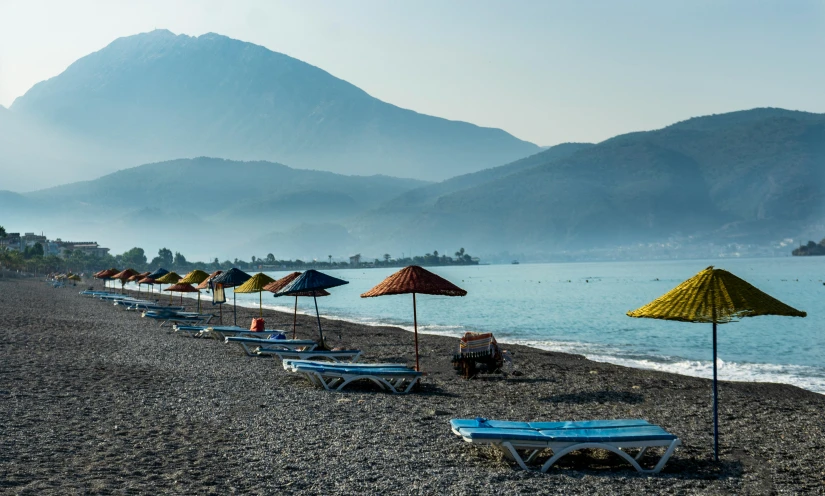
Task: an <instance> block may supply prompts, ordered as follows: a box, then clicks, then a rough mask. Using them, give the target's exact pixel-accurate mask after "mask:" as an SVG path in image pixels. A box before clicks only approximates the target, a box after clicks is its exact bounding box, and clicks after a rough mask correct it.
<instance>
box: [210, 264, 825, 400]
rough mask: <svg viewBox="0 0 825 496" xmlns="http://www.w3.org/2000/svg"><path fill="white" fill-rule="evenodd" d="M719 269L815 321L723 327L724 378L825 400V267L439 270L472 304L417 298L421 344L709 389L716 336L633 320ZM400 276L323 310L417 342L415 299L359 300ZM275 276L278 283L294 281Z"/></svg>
mask: <svg viewBox="0 0 825 496" xmlns="http://www.w3.org/2000/svg"><path fill="white" fill-rule="evenodd" d="M709 265H714V266H716V267H718V268H723V269H726V270H729V271H730V272H733V273H734V274H736V275H738V276H739V277H741V278H743V279H745V280H746V281H748V282H750V283H751V284H754V285H755V286H757V287H758V288H760V289H762V290H763V291H765V292H767V293H768V294H770V295H772V296H774V297H776V298H778V299H779V300H781V301H783V302H785V303H787V304H789V305H791V306H793V307H795V308H797V309H800V310H804V311H806V312H808V317H806V318H791V317H771V316H768V317H753V318H745V319H743V320H741V321H740V322H734V323H730V324H725V325H721V326H720V327H719V341H718V346H719V361H718V365H719V366H720V369H719V374H720V378H721V379H724V380H735V381H765V382H782V383H787V384H794V385H796V386H799V387H802V388H805V389H809V390H811V391H816V392H819V393H825V312H823V311H822V310H823V308H825V300H824V299H823V297H825V286H823V278H824V277H825V271H823V268H824V267H825V257H803V258H798V257H793V258H792V257H787V258H775V259H745V260H743V259H724V260H712V261H710V260H708V261H697V260H690V261H664V262H662V261H659V262H605V263H564V264H521V265H484V266H472V267H436V268H431V269H430V270H432V271H433V272H435V273H437V274H439V275H441V276H443V277H445V278H447V279H449V280H450V281H452V282H454V283H455V284H457V285H458V286H460V287H462V288H464V289H466V290H467V292H468V295H467V296H466V297H460V298H459V297H452V298H451V297H436V296H426V295H420V296H417V299H418V322H419V332H426V333H432V334H443V335H450V336H460V335H461V334H462V333H463V332H465V331H467V330H472V331H485V332H487V331H489V332H493V333H495V336H496V338H497V339H498V340H499V342H503V343H519V344H527V345H530V346H534V347H538V348H543V349H547V350H555V351H564V352H571V353H579V354H582V355H585V356H586V357H588V358H590V359H592V360H598V361H603V362H610V363H615V364H620V365H627V366H631V367H640V368H647V369H656V370H664V371H669V372H676V373H680V374H686V375H693V376H700V377H710V376H711V374H712V368H711V361H712V354H711V325H710V324H691V323H681V322H668V321H661V320H651V319H633V318H630V317H627V316H626V315H625V313H626V312H627V311H628V310H632V309H635V308H638V307H640V306H642V305H644V304H646V303H648V302H649V301H651V300H653V299H655V298H656V297H658V296H660V295H662V294H664V293H665V292H667V291H669V290H670V289H672V288H674V287H675V286H676V285H678V284H679V283H681V282H682V281H684V280H685V279H688V278H690V277H692V276H693V275H695V274H696V273H697V272H699V271H700V270H702V269H704V268H705V267H707V266H709ZM396 270H398V269H364V270H340V271H329V272H328V273H329V274H330V275H333V276H335V277H338V278H341V279H344V280H347V281H349V282H350V283H349V284H348V285H346V286H342V287H339V288H334V289H331V290H330V292H331V293H332V296H329V297H324V298H319V299H318V304H319V307H320V310H321V314H322V316H325V317H333V318H340V319H346V320H352V321H357V322H362V323H365V324H392V325H396V326H400V327H404V328H406V329H410V330H411V329H412V297H411V296H410V295H399V296H384V297H379V298H360V297H359V295H360V294H361V293H363V292H365V291H367V290H368V289H370V288H371V287H373V286H374V285H376V284H378V283H379V282H381V281H382V280H383V279H384V278H385V277H386V276H388V275H390V274H392V273H393V272H395V271H396ZM268 274H269V275H270V276H271V277H273V278H279V277H282V276H284V275H286V274H287V272H271V273H268ZM228 297H229V298H230V302H231V296H228ZM207 298H208V297H207ZM263 301H264V305H265V306H266V307H269V308H276V309H278V310H289V311H291V310H292V305H293V303H294V301H295V300H294V298H274V297H272V296H271V295H270V294H264V298H263ZM238 303H239V304H241V303H242V304H243V305H244V306H258V295H257V294H254V295H240V294H239V295H238ZM298 308H299V311H300V312H302V313H314V307H312V299H311V298H299V303H298ZM331 332H333V333H334V331H332V330H331Z"/></svg>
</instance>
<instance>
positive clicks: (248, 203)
mask: <svg viewBox="0 0 825 496" xmlns="http://www.w3.org/2000/svg"><path fill="white" fill-rule="evenodd" d="M0 209H2V211H4V212H8V213H12V215H14V216H15V217H16V218H24V217H27V218H29V219H30V220H31V222H33V223H39V224H36V225H43V224H44V220H43V219H44V218H48V219H49V222H52V223H53V226H54V228H57V229H67V228H68V229H70V230H71V232H74V233H89V235H93V234H94V233H98V234H97V238H101V241H103V242H106V243H110V244H112V243H113V240H128V241H126V242H125V244H123V245H117V244H113V246H115V247H117V248H118V249H125V248H128V247H131V246H132V245H140V246H143V247H146V248H147V249H149V250H151V249H152V248H153V247H154V246H171V247H173V249H176V250H181V251H185V252H186V253H187V254H189V255H190V258H191V256H196V257H200V258H211V257H213V256H219V257H225V256H246V257H247V258H248V257H249V256H251V255H255V256H264V255H266V253H275V254H276V255H277V256H278V257H279V258H302V259H304V260H306V259H312V258H319V259H323V258H326V257H327V255H330V254H331V255H333V256H334V257H336V258H340V257H345V256H347V255H349V254H353V253H356V252H362V253H364V254H365V256H367V257H380V256H381V255H382V254H383V253H390V254H394V255H400V254H401V253H402V252H404V253H407V254H409V253H410V252H412V253H425V252H432V251H433V250H439V251H441V252H442V253H444V252H446V253H452V251H454V250H456V249H458V248H459V247H464V248H466V249H468V250H472V252H473V253H475V254H479V255H482V256H484V257H486V259H487V260H506V259H507V258H508V257H514V258H522V259H523V260H568V259H571V260H577V259H593V258H596V259H605V258H645V257H651V256H656V257H661V256H671V257H680V256H681V257H684V256H711V255H714V254H715V255H716V256H718V255H730V256H732V255H736V254H740V255H767V254H785V253H786V252H788V251H789V248H788V247H787V246H785V244H787V242H786V238H794V239H796V238H800V237H805V236H808V237H810V236H814V237H815V235H816V234H817V233H818V232H820V231H819V230H820V229H824V228H825V115H820V114H810V113H804V112H792V111H786V110H781V109H755V110H751V111H743V112H736V113H731V114H723V115H717V116H708V117H700V118H694V119H690V120H688V121H684V122H681V123H677V124H674V125H672V126H669V127H666V128H664V129H660V130H656V131H649V132H639V133H631V134H627V135H622V136H617V137H616V138H613V139H610V140H607V141H605V142H602V143H599V144H586V143H570V144H564V145H559V146H556V147H551V148H549V149H547V150H545V151H542V152H540V153H538V154H535V155H533V156H530V157H528V158H525V159H521V160H517V161H515V162H512V163H509V164H505V165H503V166H499V167H495V168H490V169H486V170H483V171H479V172H475V173H471V174H466V175H462V176H457V177H454V178H451V179H449V180H446V181H442V182H438V183H426V182H423V181H417V180H411V179H398V178H392V177H387V176H344V175H339V174H334V173H330V172H324V171H311V170H301V169H293V168H290V167H287V166H284V165H281V164H275V163H268V162H238V161H228V160H222V159H214V158H198V159H180V160H172V161H166V162H160V163H154V164H148V165H143V166H140V167H135V168H131V169H127V170H123V171H119V172H116V173H113V174H109V175H107V176H104V177H101V178H99V179H96V180H94V181H87V182H81V183H75V184H69V185H65V186H61V187H56V188H50V189H46V190H41V191H36V192H32V193H27V194H23V195H21V194H16V193H11V192H2V193H0ZM33 225H35V224H33ZM107 236H108V237H107Z"/></svg>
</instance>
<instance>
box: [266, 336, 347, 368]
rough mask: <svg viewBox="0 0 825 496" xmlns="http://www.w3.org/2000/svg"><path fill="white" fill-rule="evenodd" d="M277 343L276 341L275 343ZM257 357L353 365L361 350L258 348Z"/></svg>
mask: <svg viewBox="0 0 825 496" xmlns="http://www.w3.org/2000/svg"><path fill="white" fill-rule="evenodd" d="M276 342H277V341H276ZM256 353H257V354H258V355H259V356H263V355H275V356H277V357H278V358H280V359H281V360H310V361H324V363H326V364H329V362H343V363H354V362H357V361H358V359H359V358H360V357H361V353H362V352H361V350H300V351H299V350H285V349H278V348H264V347H259V348H258V349H257V350H256Z"/></svg>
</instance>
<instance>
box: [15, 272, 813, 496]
mask: <svg viewBox="0 0 825 496" xmlns="http://www.w3.org/2000/svg"><path fill="white" fill-rule="evenodd" d="M99 287H100V286H99V284H98V288H99ZM80 289H82V288H81V287H76V288H72V287H67V288H52V287H49V286H47V285H46V284H44V283H43V282H41V281H34V280H10V279H0V294H2V295H3V297H2V298H0V416H2V418H3V423H2V427H0V493H3V494H71V493H101V494H108V493H118V494H121V493H130V494H159V493H176V494H231V493H241V494H274V493H316V494H317V493H325V494H356V493H370V494H373V493H385V494H390V493H404V494H406V493H414V494H488V493H500V494H514V493H525V494H526V493H536V492H539V491H542V492H554V493H561V494H631V493H632V494H664V493H668V494H724V493H736V494H771V493H780V492H787V493H797V494H799V493H808V494H825V415H823V414H825V396H823V395H819V394H816V393H812V392H809V391H805V390H802V389H799V388H796V387H793V386H787V385H778V384H756V383H730V382H721V383H720V387H719V395H720V414H719V418H720V424H721V449H722V453H721V461H720V462H719V463H714V462H712V461H711V445H712V426H711V386H710V381H708V380H704V379H698V378H692V377H685V376H679V375H675V374H667V373H662V372H655V371H646V370H638V369H631V368H625V367H619V366H615V365H609V364H603V363H596V362H591V361H589V360H586V359H584V358H583V357H581V356H576V355H567V354H561V353H553V352H546V351H542V350H537V349H532V348H528V347H523V346H507V349H508V350H509V351H510V352H511V353H512V355H513V357H514V359H515V370H517V371H518V375H516V374H510V375H508V376H506V377H503V376H490V377H488V378H482V379H477V380H470V381H466V380H463V379H461V378H460V377H459V376H458V375H457V374H456V373H455V371H454V370H453V368H452V365H451V363H450V359H451V357H452V354H453V352H454V351H455V349H456V348H457V340H456V339H454V338H448V337H441V336H428V335H422V336H420V340H421V351H422V356H421V365H422V369H423V370H424V371H425V372H427V374H428V375H427V376H426V378H425V379H424V381H423V385H422V387H421V388H420V390H418V391H417V392H415V393H412V394H409V395H406V396H397V395H391V394H387V393H384V392H379V391H377V389H376V388H373V387H371V386H365V387H361V388H354V389H351V390H350V391H348V392H344V393H331V392H326V391H324V390H320V389H316V388H314V387H312V386H311V385H309V383H307V382H306V381H305V380H304V379H302V378H300V377H298V376H294V375H292V374H289V373H287V372H286V371H284V370H283V368H282V367H281V365H280V360H278V359H272V358H250V357H247V356H245V355H244V354H243V352H242V351H241V349H240V348H239V347H237V346H234V345H233V346H229V345H225V344H223V343H220V342H218V341H215V340H207V339H194V338H188V337H185V336H181V335H177V334H174V333H172V332H171V331H170V330H169V329H168V328H160V327H158V322H156V321H150V320H148V319H142V318H140V317H139V314H136V313H132V312H126V311H123V310H121V309H120V308H118V307H114V306H113V305H111V304H107V303H104V302H102V301H100V300H96V299H91V298H86V297H81V296H80V295H78V294H77V293H78V291H79V290H80ZM188 303H189V305H190V306H191V304H192V303H191V301H190V302H188ZM238 310H239V316H238V322H239V323H242V324H243V325H244V326H246V325H247V324H248V323H249V321H250V319H251V318H252V317H253V316H257V314H258V311H257V309H254V310H253V309H245V308H239V309H238ZM264 313H265V318H266V320H267V328H272V327H279V328H286V327H288V326H291V322H292V316H291V315H286V314H282V313H278V312H273V311H265V312H264ZM229 315H231V313H230V314H227V313H226V312H225V313H224V323H228V322H229V319H228V318H227V317H228V316H229ZM230 318H231V317H230ZM298 322H299V328H298V336H299V337H313V338H314V337H316V333H317V329H316V328H315V320H314V316H313V317H308V316H299V317H298ZM278 323H282V325H277V324H278ZM324 326H325V331H326V332H325V334H326V335H327V338H328V340H329V341H330V343H331V344H332V345H333V346H338V345H341V346H345V347H358V348H361V349H363V350H364V351H365V354H364V358H363V361H373V362H378V361H381V362H383V361H400V362H406V363H413V361H414V356H413V336H412V334H411V333H409V332H406V331H404V330H401V329H397V328H393V327H368V326H362V325H358V324H353V323H349V322H343V321H338V320H330V321H326V320H325V321H324ZM476 416H484V417H488V418H496V419H510V420H576V419H599V418H644V419H647V420H649V421H650V422H653V423H656V424H659V425H661V426H662V427H664V428H665V429H667V430H668V431H670V432H672V433H674V434H676V435H678V436H679V437H680V438H681V439H682V442H683V445H682V446H681V447H680V448H678V449H677V451H676V453H675V454H674V456H673V457H672V458H671V459H670V461H669V462H668V464H667V465H666V466H665V469H664V471H663V472H662V473H661V474H659V475H654V476H649V475H643V474H637V473H636V472H635V471H634V470H633V469H632V468H631V467H630V466H629V465H628V464H627V463H625V462H623V461H622V460H621V459H619V458H618V457H617V456H615V455H612V454H607V453H604V452H590V451H588V452H583V453H581V454H571V455H570V456H568V457H566V458H564V459H563V460H562V461H561V462H560V463H559V464H558V465H557V466H555V467H553V468H551V469H550V471H549V473H547V474H542V473H533V472H524V471H521V470H518V469H514V468H513V465H511V464H510V463H508V462H507V461H506V460H503V459H502V458H501V457H500V456H499V455H498V454H497V452H495V451H493V450H491V449H488V448H476V447H473V446H471V445H469V444H468V443H465V442H463V441H461V440H460V439H458V438H457V437H456V436H454V435H452V434H451V433H450V429H449V424H448V421H449V419H451V418H455V417H464V418H467V417H476Z"/></svg>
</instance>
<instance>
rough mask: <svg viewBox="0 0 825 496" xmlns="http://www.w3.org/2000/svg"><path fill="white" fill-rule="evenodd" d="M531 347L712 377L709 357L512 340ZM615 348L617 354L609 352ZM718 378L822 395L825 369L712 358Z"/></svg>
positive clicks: (608, 361)
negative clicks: (642, 353)
mask: <svg viewBox="0 0 825 496" xmlns="http://www.w3.org/2000/svg"><path fill="white" fill-rule="evenodd" d="M513 344H523V345H526V346H531V347H533V348H540V349H545V350H548V351H559V352H563V353H576V354H581V355H584V356H585V358H587V359H588V360H593V361H596V362H604V363H612V364H614V365H621V366H624V367H632V368H637V369H648V370H658V371H660V372H670V373H674V374H680V375H687V376H692V377H702V378H704V379H712V378H713V361H712V360H686V359H684V358H679V357H666V356H650V357H627V356H623V354H622V353H621V352H618V350H610V349H609V348H607V347H605V346H603V345H597V344H590V343H579V342H563V341H527V340H524V341H521V340H516V341H513ZM611 351H615V352H617V353H611ZM716 367H717V375H718V378H719V379H720V380H724V381H738V382H775V383H780V384H790V385H792V386H797V387H800V388H802V389H807V390H808V391H813V392H815V393H820V394H825V368H822V367H809V366H804V365H782V364H774V363H739V362H728V361H725V360H723V359H721V358H719V357H717V359H716Z"/></svg>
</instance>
